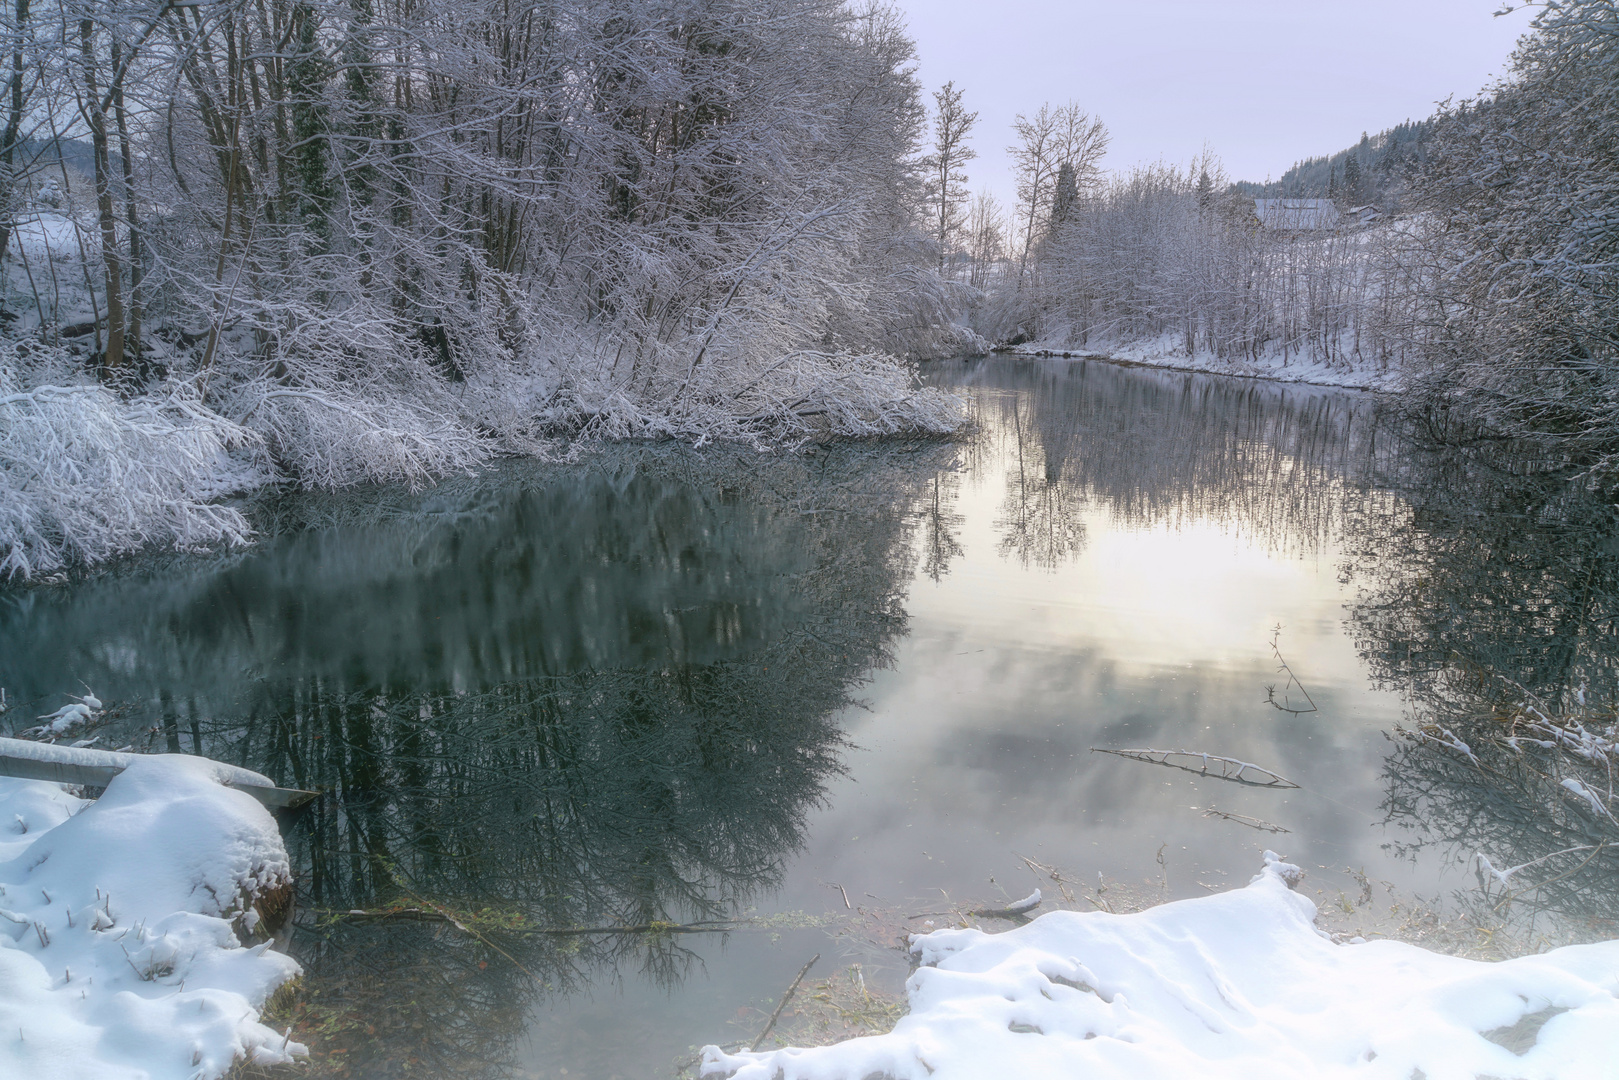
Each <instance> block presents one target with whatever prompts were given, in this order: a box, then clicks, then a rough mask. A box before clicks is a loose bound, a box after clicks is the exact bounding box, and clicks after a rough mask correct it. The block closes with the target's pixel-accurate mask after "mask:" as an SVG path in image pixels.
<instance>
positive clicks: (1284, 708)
mask: <svg viewBox="0 0 1619 1080" xmlns="http://www.w3.org/2000/svg"><path fill="white" fill-rule="evenodd" d="M1281 636H1282V626H1281V624H1280V623H1278V624H1276V629H1275V630H1273V631H1272V632H1271V635H1270V651H1271V652H1273V653H1275V654H1276V663H1277V664H1279V665H1280V666H1279V667H1278V668H1277V669H1276V670H1277V671H1278V672H1282V671H1285V672H1287V685H1286V686H1284V687H1282V700H1281V701H1277V700H1276V687H1275V686H1274V685H1271V686H1267V687H1265V701H1266V702H1267V703H1268V704H1269V705H1271V706H1272V707H1273V708H1275V709H1278V710H1280V711H1281V712H1285V713H1291V714H1293V715H1294V716H1302V715H1303V714H1305V713H1312V712H1316V711H1317V709H1316V704H1315V699H1314V698H1312V697H1310V691H1308V690H1306V689H1305V688H1304V684H1303V683H1301V682H1299V677H1298V676H1297V675H1295V674H1293V669H1292V668H1290V667H1288V666H1287V661H1286V660H1284V659H1283V658H1282V649H1281V646H1279V645H1278V644H1277V639H1278V638H1280V637H1281ZM1295 686H1296V687H1298V688H1299V693H1301V694H1303V695H1304V700H1305V701H1308V702H1309V703H1310V707H1309V708H1308V709H1295V708H1293V702H1292V699H1291V698H1289V697H1288V696H1287V691H1288V690H1289V689H1290V688H1292V687H1295Z"/></svg>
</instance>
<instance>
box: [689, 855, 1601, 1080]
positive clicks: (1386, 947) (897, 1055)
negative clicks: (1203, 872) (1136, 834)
mask: <svg viewBox="0 0 1619 1080" xmlns="http://www.w3.org/2000/svg"><path fill="white" fill-rule="evenodd" d="M1300 876H1301V873H1300V871H1299V870H1298V868H1296V867H1293V866H1290V865H1288V864H1287V863H1284V862H1281V861H1280V860H1279V859H1277V858H1276V857H1275V856H1274V855H1273V854H1271V853H1269V852H1267V853H1266V865H1265V869H1264V871H1263V872H1262V873H1260V874H1259V875H1258V876H1257V877H1255V878H1254V880H1253V882H1252V883H1250V884H1249V886H1248V887H1247V888H1244V889H1237V890H1233V891H1231V892H1227V893H1222V894H1219V895H1215V896H1208V897H1200V898H1197V899H1193V900H1183V901H1179V902H1175V903H1170V904H1165V905H1163V906H1161V907H1157V908H1152V909H1150V910H1147V911H1143V912H1140V913H1138V914H1133V915H1109V914H1106V913H1102V912H1090V913H1077V912H1066V911H1059V912H1053V913H1051V914H1048V915H1045V916H1043V917H1041V918H1039V919H1036V920H1035V921H1034V922H1032V923H1030V924H1029V925H1027V926H1024V927H1021V928H1019V929H1016V930H1012V931H1009V932H1006V933H1002V934H985V933H982V932H980V931H977V930H939V931H936V932H934V933H931V934H927V935H918V936H916V937H914V938H913V939H912V947H913V949H914V950H915V952H916V953H917V954H918V955H919V959H920V961H921V964H922V965H923V966H922V967H921V968H920V969H918V970H917V972H916V973H915V974H914V975H912V977H911V979H910V981H909V983H908V984H907V987H906V989H907V993H908V995H909V997H910V1005H911V1012H910V1015H909V1016H907V1017H905V1018H904V1019H903V1020H901V1021H900V1022H899V1024H898V1025H897V1026H896V1027H895V1028H894V1030H893V1031H892V1032H890V1033H888V1034H886V1035H878V1036H872V1037H868V1038H861V1039H853V1040H850V1041H848V1042H845V1043H840V1044H837V1045H835V1046H827V1047H821V1048H816V1049H809V1050H799V1049H791V1048H789V1049H783V1050H777V1051H774V1052H770V1053H758V1054H753V1053H739V1054H726V1053H724V1052H723V1051H721V1050H720V1049H719V1048H717V1047H707V1048H705V1050H704V1057H703V1065H702V1075H703V1076H704V1077H728V1078H731V1080H770V1078H778V1077H779V1078H781V1080H864V1078H866V1077H873V1076H881V1077H887V1078H891V1080H923V1078H930V1080H986V1078H990V1077H1010V1076H1016V1077H1023V1078H1031V1080H1032V1078H1042V1077H1053V1078H1055V1077H1072V1076H1083V1077H1087V1078H1090V1077H1099V1078H1100V1077H1116V1078H1119V1080H1140V1078H1158V1077H1162V1078H1177V1080H1178V1078H1182V1077H1192V1076H1195V1077H1200V1078H1218V1077H1230V1078H1233V1080H1236V1078H1239V1077H1240V1078H1242V1080H1263V1078H1266V1077H1275V1078H1278V1080H1280V1078H1284V1077H1285V1078H1287V1080H1297V1078H1300V1077H1335V1076H1344V1077H1349V1076H1354V1077H1366V1078H1374V1077H1377V1078H1381V1077H1386V1078H1388V1080H1409V1078H1410V1077H1412V1076H1426V1077H1428V1078H1429V1080H1448V1078H1456V1080H1461V1078H1466V1080H1475V1078H1476V1077H1479V1076H1501V1077H1507V1076H1510V1077H1522V1078H1526V1080H1528V1078H1535V1080H1554V1078H1555V1080H1585V1078H1590V1080H1598V1078H1611V1077H1612V1076H1613V1075H1614V1063H1615V1062H1616V1061H1619V941H1610V942H1604V943H1600V944H1593V945H1579V946H1572V947H1569V948H1564V949H1558V950H1556V951H1554V952H1550V953H1546V954H1543V955H1539V956H1526V957H1521V958H1519V959H1515V960H1508V961H1503V962H1500V963H1494V964H1490V963H1481V962H1479V961H1473V960H1463V959H1460V958H1457V957H1452V956H1444V955H1440V954H1435V953H1430V952H1427V951H1426V950H1423V949H1420V948H1417V947H1416V946H1413V945H1407V944H1404V943H1402V942H1395V941H1372V942H1359V941H1358V939H1357V942H1356V943H1353V944H1347V945H1339V944H1334V943H1333V942H1332V941H1331V940H1329V939H1327V938H1326V937H1324V936H1323V935H1322V934H1321V933H1320V932H1319V931H1317V929H1316V927H1315V925H1314V922H1313V920H1314V917H1315V914H1316V909H1315V905H1314V904H1312V903H1311V902H1310V901H1309V900H1307V899H1305V898H1304V897H1302V896H1299V895H1298V894H1296V893H1294V892H1292V891H1291V890H1290V888H1289V883H1290V882H1293V883H1296V882H1297V880H1298V878H1299V877H1300ZM1541 1020H1544V1023H1543V1025H1542V1026H1539V1027H1538V1030H1536V1026H1537V1022H1539V1021H1541ZM1515 1025H1516V1028H1515V1030H1514V1032H1513V1033H1512V1035H1511V1036H1507V1035H1505V1034H1504V1033H1501V1030H1500V1029H1505V1028H1514V1026H1515ZM1491 1034H1494V1036H1495V1038H1494V1039H1492V1038H1489V1037H1487V1036H1488V1035H1491ZM1497 1040H1498V1041H1497ZM1503 1044H1511V1045H1512V1047H1513V1048H1509V1046H1508V1045H1503ZM1526 1044H1527V1045H1526ZM1519 1051H1521V1052H1519Z"/></svg>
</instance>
